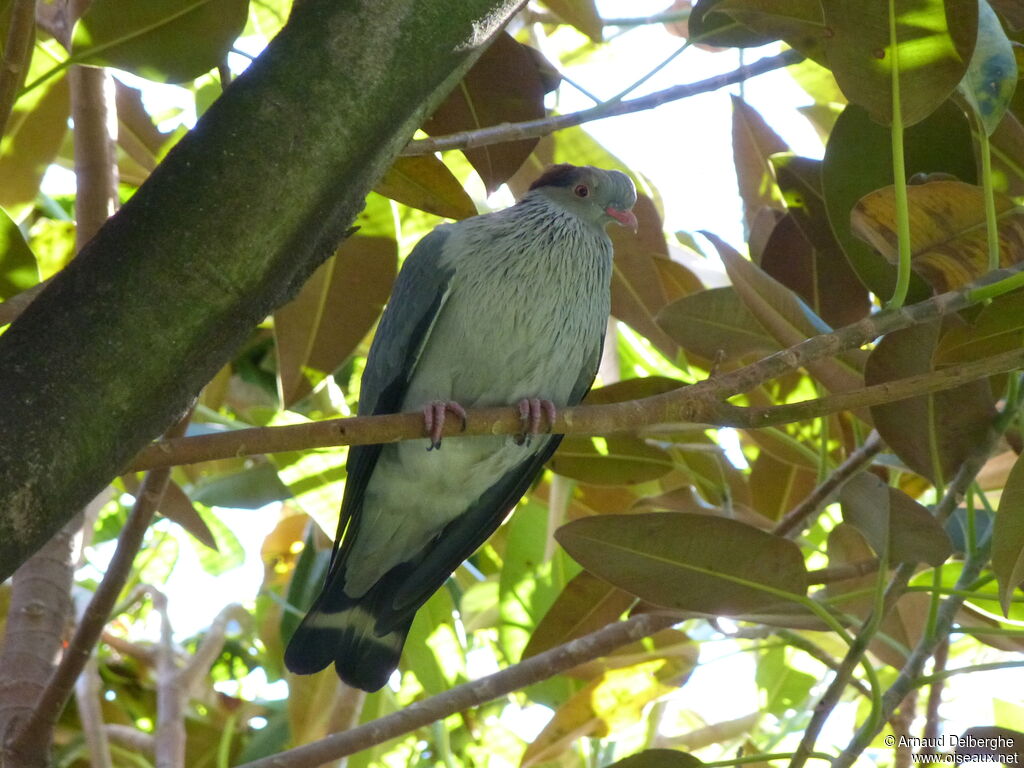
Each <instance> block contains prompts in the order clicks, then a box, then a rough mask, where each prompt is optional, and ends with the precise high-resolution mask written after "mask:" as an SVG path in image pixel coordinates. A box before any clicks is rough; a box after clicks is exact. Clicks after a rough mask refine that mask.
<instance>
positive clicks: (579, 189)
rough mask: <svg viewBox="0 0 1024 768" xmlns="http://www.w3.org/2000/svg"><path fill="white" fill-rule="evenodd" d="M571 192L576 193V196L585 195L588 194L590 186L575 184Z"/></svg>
mask: <svg viewBox="0 0 1024 768" xmlns="http://www.w3.org/2000/svg"><path fill="white" fill-rule="evenodd" d="M573 192H575V193H576V197H586V196H587V195H589V194H590V188H589V187H588V186H587V185H586V184H577V185H576V189H574V190H573Z"/></svg>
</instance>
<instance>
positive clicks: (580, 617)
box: [523, 571, 636, 659]
mask: <svg viewBox="0 0 1024 768" xmlns="http://www.w3.org/2000/svg"><path fill="white" fill-rule="evenodd" d="M635 601H636V598H635V597H634V596H633V595H631V594H629V593H628V592H623V591H622V590H621V589H618V588H617V587H613V586H612V585H611V584H609V583H608V582H606V581H602V580H601V579H599V578H597V577H596V576H594V575H593V574H592V573H590V572H589V571H581V572H580V573H579V574H577V576H576V577H575V578H574V579H573V580H572V581H570V582H569V583H568V584H566V585H565V589H563V590H562V592H561V594H560V595H559V596H558V598H557V599H556V600H555V602H554V603H553V604H552V606H551V607H550V608H549V609H548V612H547V613H545V614H544V618H542V619H541V620H540V623H539V624H538V625H537V628H536V629H535V630H534V631H533V634H532V635H531V636H530V642H528V643H527V644H526V648H525V649H524V650H523V658H524V659H527V658H529V657H530V656H536V655H537V654H538V653H542V652H543V651H546V650H548V649H549V648H554V647H555V646H556V645H561V644H562V643H566V642H568V641H570V640H574V639H575V638H577V637H582V636H583V635H586V634H588V633H590V632H594V631H596V630H598V629H601V627H604V626H606V625H607V624H611V623H612V622H614V621H616V620H618V618H619V617H620V616H621V615H622V614H623V613H624V612H625V611H626V610H627V609H628V608H629V606H631V605H632V604H633V603H634V602H635Z"/></svg>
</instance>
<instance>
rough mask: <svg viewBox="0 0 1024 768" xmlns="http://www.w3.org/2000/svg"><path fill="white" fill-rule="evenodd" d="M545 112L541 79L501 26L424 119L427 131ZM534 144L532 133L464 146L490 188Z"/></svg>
mask: <svg viewBox="0 0 1024 768" xmlns="http://www.w3.org/2000/svg"><path fill="white" fill-rule="evenodd" d="M541 117H544V81H543V78H542V77H541V73H540V70H539V68H538V66H537V59H536V58H535V57H534V56H533V54H531V53H530V52H529V51H528V50H527V49H526V46H524V45H522V44H521V43H518V42H516V41H515V39H513V38H512V36H511V35H509V34H508V33H507V32H502V33H501V34H499V35H498V36H497V37H496V38H495V39H494V42H493V43H492V44H491V46H490V47H489V48H488V49H487V50H486V51H485V52H484V54H483V55H482V56H481V57H480V58H479V59H477V61H476V63H475V64H474V65H473V68H472V69H470V70H469V72H468V73H466V76H465V77H464V78H463V79H462V82H461V83H459V84H458V85H457V86H456V87H455V90H453V91H452V92H451V94H450V95H449V96H448V98H447V99H445V100H444V101H443V102H442V103H441V105H440V106H439V107H438V108H437V110H436V111H435V112H434V114H433V115H432V116H431V117H430V119H429V120H427V121H426V122H425V123H424V124H423V130H424V131H426V132H427V133H429V134H430V135H432V136H440V135H443V134H450V133H457V132H459V131H468V130H475V129H478V128H486V127H488V126H492V125H498V124H500V123H518V122H522V121H525V120H535V119H538V118H541ZM535 146H537V139H523V140H521V141H509V142H504V143H502V144H495V145H493V146H487V147H478V148H476V149H467V150H465V155H466V158H467V159H468V160H469V162H470V163H472V165H473V168H475V169H476V171H477V173H479V174H480V178H481V179H482V180H483V182H484V186H485V187H486V188H487V193H488V194H490V193H491V192H493V191H494V190H496V189H497V188H498V187H500V186H501V185H502V184H504V183H505V182H506V181H507V180H508V179H509V178H510V177H511V176H512V174H514V173H515V172H516V171H517V170H518V169H519V166H521V165H522V164H523V162H524V161H525V160H526V158H527V157H528V156H529V155H530V153H531V152H532V151H533V148H534V147H535Z"/></svg>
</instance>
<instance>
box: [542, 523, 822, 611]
mask: <svg viewBox="0 0 1024 768" xmlns="http://www.w3.org/2000/svg"><path fill="white" fill-rule="evenodd" d="M555 538H556V539H558V541H559V543H561V545H562V546H563V547H565V548H566V550H567V551H568V552H569V554H570V555H572V556H573V558H574V559H576V560H577V561H578V562H579V563H581V564H582V565H583V566H584V567H585V568H586V569H587V570H589V571H591V572H592V573H594V574H595V575H596V576H599V577H600V578H602V579H604V580H606V581H608V582H610V583H612V584H614V585H615V586H617V587H619V588H621V589H625V590H626V591H628V592H631V593H633V594H634V595H637V596H638V597H640V598H641V599H643V600H647V601H649V602H652V603H655V604H656V605H663V606H665V607H668V608H674V609H677V610H683V611H695V612H698V613H705V614H710V615H722V616H739V615H743V614H747V613H751V612H758V611H765V610H773V609H778V608H780V607H783V606H786V605H787V601H786V598H785V595H786V594H791V595H794V596H796V595H800V596H802V595H804V594H806V590H807V571H806V569H805V567H804V559H803V555H802V554H801V553H800V548H799V547H798V546H797V545H796V544H794V543H793V542H792V541H789V540H788V539H784V538H782V537H779V536H773V535H772V534H770V533H765V532H764V531H759V530H758V529H756V528H753V527H751V526H748V525H745V524H743V523H739V522H736V521H735V520H729V519H727V518H723V517H710V516H706V515H688V514H683V513H676V512H651V513H645V514H635V515H602V516H600V517H590V518H584V519H581V520H576V521H574V522H571V523H569V524H567V525H564V526H562V527H561V528H559V529H558V531H557V532H556V533H555ZM788 607H791V606H788Z"/></svg>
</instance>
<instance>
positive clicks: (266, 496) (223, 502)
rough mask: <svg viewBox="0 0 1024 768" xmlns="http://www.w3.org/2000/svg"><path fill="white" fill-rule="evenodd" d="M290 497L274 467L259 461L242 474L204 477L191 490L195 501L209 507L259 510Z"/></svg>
mask: <svg viewBox="0 0 1024 768" xmlns="http://www.w3.org/2000/svg"><path fill="white" fill-rule="evenodd" d="M290 496H291V492H290V491H289V490H288V487H287V486H285V485H284V484H283V483H282V482H281V480H280V479H279V478H278V476H277V471H276V470H275V469H274V465H273V464H269V463H267V462H260V463H258V464H256V465H255V466H253V467H248V468H246V469H243V470H241V471H240V472H232V473H230V474H224V475H216V476H214V477H210V478H203V479H202V480H201V481H199V482H198V483H197V484H196V486H195V487H194V488H193V489H192V492H191V497H192V500H193V501H195V502H197V503H199V504H205V505H206V506H208V507H230V508H232V509H259V508H260V507H262V506H264V505H266V504H270V503H271V502H273V501H282V500H284V499H287V498H288V497H290Z"/></svg>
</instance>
